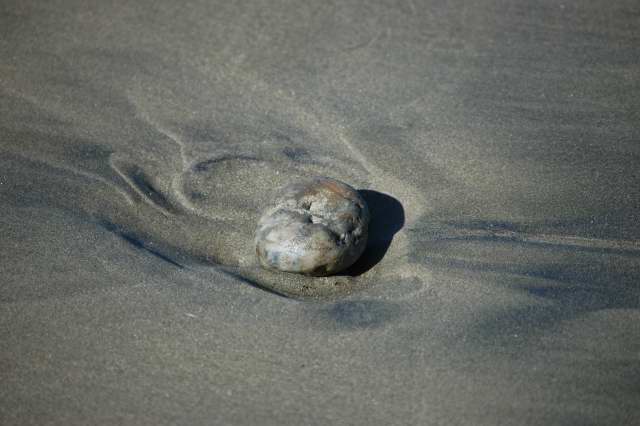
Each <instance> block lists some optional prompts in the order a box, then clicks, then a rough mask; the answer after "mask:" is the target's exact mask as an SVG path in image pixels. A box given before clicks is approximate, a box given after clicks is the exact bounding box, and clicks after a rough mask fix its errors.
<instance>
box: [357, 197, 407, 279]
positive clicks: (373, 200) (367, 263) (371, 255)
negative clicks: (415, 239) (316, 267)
mask: <svg viewBox="0 0 640 426" xmlns="http://www.w3.org/2000/svg"><path fill="white" fill-rule="evenodd" d="M358 192H359V193H360V195H361V196H362V198H364V200H365V201H366V202H367V205H368V206H369V212H370V213H371V222H370V223H369V239H368V241H367V248H366V249H365V251H364V253H363V254H362V257H360V259H358V261H357V262H356V263H355V264H354V265H353V266H351V267H350V268H349V269H347V271H346V272H345V275H349V276H354V277H355V276H358V275H361V274H364V273H365V272H367V271H368V270H369V269H371V268H373V267H374V266H375V265H376V264H377V263H378V262H380V261H381V260H382V258H383V257H384V255H385V254H386V252H387V250H388V249H389V246H390V245H391V241H393V236H394V235H395V234H396V232H398V231H399V230H400V229H402V227H403V226H404V209H403V208H402V204H400V201H398V200H396V199H395V198H393V197H392V196H390V195H387V194H383V193H381V192H378V191H371V190H368V189H362V190H359V191H358Z"/></svg>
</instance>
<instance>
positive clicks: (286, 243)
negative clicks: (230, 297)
mask: <svg viewBox="0 0 640 426" xmlns="http://www.w3.org/2000/svg"><path fill="white" fill-rule="evenodd" d="M368 226H369V209H368V208H367V204H366V203H365V201H364V200H363V199H362V197H361V196H360V194H358V192H357V191H356V190H355V189H353V188H352V187H350V186H349V185H347V184H346V183H343V182H340V181H337V180H334V179H330V178H326V177H318V178H314V179H311V180H308V181H304V182H297V183H293V184H290V185H288V186H286V187H284V188H283V189H282V190H281V192H280V194H279V196H277V197H276V199H275V200H274V203H273V204H272V205H271V206H270V207H269V208H267V209H266V211H265V212H264V214H263V215H262V217H261V218H260V221H259V222H258V229H257V231H256V241H255V242H256V254H257V256H258V260H259V261H260V264H261V265H262V266H263V267H265V268H268V269H273V270H278V271H286V272H295V273H300V274H306V275H315V276H325V275H331V274H335V273H337V272H340V271H342V270H344V269H346V268H348V267H349V266H351V265H352V264H353V263H354V262H355V261H356V260H357V259H358V257H360V255H361V254H362V252H363V251H364V248H365V246H366V244H367V230H368V229H367V228H368Z"/></svg>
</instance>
